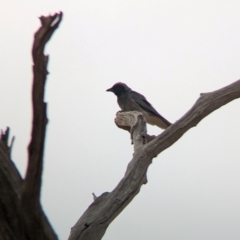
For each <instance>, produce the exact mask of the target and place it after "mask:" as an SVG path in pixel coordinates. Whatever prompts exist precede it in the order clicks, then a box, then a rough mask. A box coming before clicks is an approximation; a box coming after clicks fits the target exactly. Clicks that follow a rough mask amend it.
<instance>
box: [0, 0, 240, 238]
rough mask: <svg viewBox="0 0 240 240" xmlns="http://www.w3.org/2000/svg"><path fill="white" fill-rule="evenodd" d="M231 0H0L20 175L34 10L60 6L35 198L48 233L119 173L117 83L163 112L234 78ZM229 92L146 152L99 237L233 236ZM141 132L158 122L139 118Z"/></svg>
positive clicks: (236, 220) (233, 142)
mask: <svg viewBox="0 0 240 240" xmlns="http://www.w3.org/2000/svg"><path fill="white" fill-rule="evenodd" d="M239 9H240V1H237V0H228V1H226V0H225V1H221V0H218V1H214V0H208V1H206V0H203V1H196V0H188V1H187V0H183V1H177V0H169V1H162V0H161V1H160V0H158V1H157V0H156V1H153V0H148V1H141V0H138V1H137V0H136V1H131V0H122V1H119V0H118V1H116V0H102V1H101V0H82V1H73V0H71V1H70V0H68V1H67V0H65V1H63V0H41V1H30V0H28V1H27V0H22V1H16V0H15V1H12V0H8V1H6V0H0V54H1V57H0V68H1V70H0V83H1V85H0V128H2V129H5V128H6V126H10V128H11V134H12V135H14V136H16V141H15V143H14V149H13V153H12V158H13V160H14V162H15V163H16V165H17V167H18V169H19V170H20V172H21V174H22V175H24V173H25V169H26V159H27V145H28V143H29V140H30V129H31V117H32V115H31V114H32V111H31V100H30V99H31V95H30V94H31V84H32V60H31V47H32V42H33V34H34V32H35V31H36V30H37V29H38V27H39V26H40V22H39V19H38V17H39V16H41V15H47V14H49V13H55V12H56V11H59V10H61V11H63V13H64V18H63V22H62V23H61V25H60V27H59V29H58V30H57V31H56V32H55V34H54V35H53V37H52V39H51V41H50V42H49V43H48V45H47V48H46V51H45V52H46V53H47V54H49V55H50V62H49V66H48V69H49V72H50V74H49V76H48V80H47V85H46V96H45V99H46V101H47V102H48V118H49V124H48V126H47V135H46V144H45V145H46V147H45V157H44V172H43V187H42V204H43V207H44V210H45V212H46V214H47V216H48V217H49V220H50V222H51V224H52V225H53V227H54V229H55V231H56V232H57V234H58V236H59V239H61V240H62V239H66V238H67V237H68V235H69V232H70V228H71V227H72V226H73V225H74V224H75V223H76V221H77V220H78V218H79V217H80V216H81V215H82V213H83V212H84V211H85V210H86V208H87V207H88V206H89V205H90V204H91V203H92V195H91V193H92V192H94V193H95V194H96V195H100V194H102V193H103V192H106V191H111V190H112V189H113V188H114V187H115V186H116V185H117V183H118V182H119V181H120V179H121V178H122V177H123V176H124V173H125V170H126V167H127V164H128V162H129V161H130V160H131V157H132V152H133V147H132V145H131V144H130V136H129V134H128V133H127V132H126V131H123V130H120V129H118V128H117V127H116V126H115V124H114V118H115V113H116V112H117V111H118V110H119V107H118V105H117V102H116V97H115V96H114V95H113V94H112V93H107V92H105V90H106V89H107V88H109V87H111V86H112V85H113V84H114V83H115V82H118V81H121V82H125V83H127V84H128V85H129V87H131V88H132V89H134V90H136V91H138V92H140V93H142V94H144V95H145V96H146V97H147V99H148V100H149V101H150V102H151V103H152V104H153V106H154V107H155V108H156V109H157V110H158V111H159V112H160V114H162V115H163V116H164V117H165V118H166V119H168V120H169V121H171V122H175V121H176V120H177V119H179V118H180V117H181V116H182V115H183V114H184V113H185V112H186V111H187V110H188V109H189V108H190V107H191V106H192V105H193V104H194V102H195V101H196V100H197V98H198V97H199V94H200V93H202V92H209V91H213V90H216V89H218V88H220V87H223V86H225V85H228V84H230V83H232V82H233V81H235V80H237V79H239V78H240V14H239ZM239 122H240V100H235V101H234V102H231V103H230V104H228V105H226V106H224V107H222V108H221V109H219V110H217V111H216V112H214V113H213V114H211V115H209V116H208V117H207V118H206V119H204V120H203V121H202V122H201V123H200V124H199V125H198V126H197V127H196V128H193V129H191V130H190V131H189V132H187V133H186V134H185V135H184V136H183V137H182V138H181V139H180V140H179V141H178V142H177V143H175V144H174V145H173V146H171V147H170V148H169V149H167V150H166V151H164V152H163V153H162V154H160V155H159V156H158V157H157V158H155V159H154V161H153V164H152V165H151V166H150V168H149V171H148V180H149V182H148V184H147V185H144V186H143V187H142V189H141V191H140V193H139V194H138V195H137V196H136V198H135V199H133V201H132V202H131V203H130V205H129V206H127V208H126V209H125V210H124V211H123V212H122V213H121V214H120V215H119V216H118V217H117V218H116V219H115V220H114V221H113V223H112V224H111V225H110V227H109V228H108V230H107V232H106V234H105V236H104V238H103V239H105V240H113V239H114V240H122V239H126V240H132V239H138V240H146V239H151V240H159V239H164V240H203V239H204V240H213V239H218V240H226V239H230V240H239V239H240V186H239V183H240V174H239V172H240V161H239V158H240V157H239V156H240V149H239V142H240V140H239V136H240V125H239ZM148 131H149V133H150V134H159V133H161V132H162V130H160V129H159V128H157V127H148Z"/></svg>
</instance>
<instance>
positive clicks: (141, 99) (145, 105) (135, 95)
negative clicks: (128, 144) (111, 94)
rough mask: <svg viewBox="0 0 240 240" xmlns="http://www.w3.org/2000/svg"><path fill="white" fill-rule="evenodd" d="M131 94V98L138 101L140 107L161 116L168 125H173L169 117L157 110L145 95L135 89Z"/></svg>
mask: <svg viewBox="0 0 240 240" xmlns="http://www.w3.org/2000/svg"><path fill="white" fill-rule="evenodd" d="M129 94H130V98H131V99H132V100H133V101H134V102H136V104H138V105H139V107H141V108H142V109H143V110H144V111H145V112H147V113H149V114H152V115H154V116H156V117H158V118H160V119H161V120H162V121H163V122H164V123H165V124H166V125H167V126H170V125H171V123H170V122H169V121H168V120H167V119H165V118H164V117H163V116H161V115H160V114H159V113H158V112H157V111H156V109H155V108H154V107H153V106H152V105H151V104H150V103H149V102H148V101H147V99H146V98H145V97H144V96H143V95H141V94H140V93H137V92H134V91H131V92H130V93H129Z"/></svg>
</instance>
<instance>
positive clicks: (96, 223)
mask: <svg viewBox="0 0 240 240" xmlns="http://www.w3.org/2000/svg"><path fill="white" fill-rule="evenodd" d="M236 98H240V80H238V81H236V82H234V83H232V84H230V85H228V86H226V87H224V88H221V89H219V90H217V91H214V92H211V93H206V94H201V96H200V98H199V99H198V100H197V101H196V103H195V104H194V105H193V107H192V108H191V109H190V110H189V111H188V112H187V113H186V114H185V115H184V116H183V117H182V118H180V119H179V120H178V121H176V122H175V123H174V124H172V125H171V126H170V127H169V128H167V129H166V130H165V131H164V132H163V133H161V134H160V135H159V136H157V137H156V138H154V139H153V140H152V139H150V140H152V141H150V142H149V143H147V144H144V142H142V144H140V145H139V146H140V147H137V148H136V147H134V148H135V152H134V154H133V158H132V160H131V162H130V163H129V164H128V167H127V171H126V173H125V176H124V177H123V178H122V180H121V181H120V182H119V184H118V185H117V186H116V188H115V189H114V190H113V191H112V192H110V193H108V192H106V193H103V194H102V195H101V196H99V197H98V198H96V199H95V201H94V202H93V203H92V204H91V205H90V206H89V207H88V209H87V210H86V211H85V212H84V214H83V215H82V216H81V217H80V219H79V220H78V221H77V223H76V224H75V226H74V227H73V228H72V230H71V234H70V236H69V240H100V239H101V238H102V237H103V235H104V233H105V231H106V230H107V228H108V226H109V224H110V223H111V222H112V221H113V220H114V219H115V218H116V217H117V215H118V214H119V213H120V212H121V211H122V210H123V209H124V208H125V207H126V206H127V205H128V204H129V203H130V202H131V201H132V199H133V198H134V197H135V196H136V195H137V194H138V192H139V191H140V188H141V186H142V184H144V183H146V182H147V181H146V173H147V170H148V167H149V165H150V164H151V163H152V159H153V158H155V157H156V156H158V154H159V153H161V152H162V151H164V150H165V149H167V148H168V147H170V146H171V145H172V144H174V143H175V142H176V141H177V140H178V139H179V138H180V137H181V136H182V135H183V134H184V133H185V132H187V131H188V130H189V129H190V128H192V127H194V126H196V125H197V124H198V123H199V122H200V121H201V120H202V119H203V118H205V117H206V116H207V115H209V114H210V113H212V112H213V111H215V110H217V109H218V108H220V107H222V106H224V105H225V104H227V103H229V102H231V101H233V100H234V99H236ZM140 115H141V114H140ZM141 121H142V119H141V117H140V118H139V115H138V114H136V113H134V112H125V113H117V117H116V119H115V123H116V124H117V126H118V127H120V128H122V129H125V130H128V131H130V133H131V135H132V136H133V143H134V144H135V143H136V142H134V141H136V138H135V137H136V136H138V137H139V136H140V137H139V139H141V136H144V134H145V126H144V124H142V123H141ZM133 122H137V123H138V124H137V125H136V124H134V127H133V125H132V123H133ZM135 126H139V127H140V128H141V130H140V131H139V128H138V127H137V128H136V127H135ZM135 131H137V132H135Z"/></svg>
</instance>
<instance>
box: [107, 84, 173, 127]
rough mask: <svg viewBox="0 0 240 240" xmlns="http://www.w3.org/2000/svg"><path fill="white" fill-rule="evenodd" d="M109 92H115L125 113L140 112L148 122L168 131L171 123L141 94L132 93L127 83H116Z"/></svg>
mask: <svg viewBox="0 0 240 240" xmlns="http://www.w3.org/2000/svg"><path fill="white" fill-rule="evenodd" d="M107 91H108V92H113V93H114V94H115V95H116V96H117V102H118V105H119V107H120V108H121V109H122V110H123V111H134V110H136V111H139V112H142V113H143V116H144V117H145V119H146V122H147V123H149V124H151V125H156V126H158V127H160V128H163V129H166V128H167V127H169V126H170V125H171V123H170V122H169V121H168V120H166V119H165V118H164V117H162V116H161V115H160V114H159V113H158V112H157V111H156V109H155V108H154V107H153V106H152V105H151V104H150V103H149V102H148V101H147V99H146V98H145V97H144V96H143V95H142V94H140V93H138V92H135V91H132V89H131V88H129V87H128V86H127V85H126V84H125V83H120V82H119V83H116V84H114V85H113V86H112V87H111V88H109V89H107Z"/></svg>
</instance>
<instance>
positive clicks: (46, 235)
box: [0, 12, 62, 240]
mask: <svg viewBox="0 0 240 240" xmlns="http://www.w3.org/2000/svg"><path fill="white" fill-rule="evenodd" d="M40 20H41V24H42V26H41V27H40V28H39V30H38V31H37V32H36V34H35V39H34V43H33V49H32V57H33V63H34V65H33V87H32V103H33V121H32V135H31V141H30V144H29V147H28V154H29V155H28V168H27V172H26V177H25V179H22V178H21V176H20V174H19V172H18V170H17V168H16V167H15V165H14V164H13V162H12V161H11V156H10V153H11V148H12V144H13V140H14V138H13V139H12V142H11V143H10V146H9V145H8V138H9V128H7V130H6V131H5V132H0V239H4V240H15V239H18V240H26V239H34V240H43V239H44V240H56V239H57V235H56V234H55V232H54V230H53V228H52V227H51V225H50V223H49V222H48V219H47V217H46V216H45V214H44V212H43V210H42V207H41V204H40V191H41V177H42V166H43V153H44V141H45V132H46V124H47V116H46V103H45V102H44V87H45V82H46V76H47V73H48V72H47V62H48V56H45V55H44V48H45V45H46V43H47V41H48V40H49V39H50V38H51V36H52V34H53V33H54V31H55V30H56V29H57V27H58V26H59V24H60V22H61V20H62V13H61V12H60V13H59V14H55V15H53V16H47V17H40Z"/></svg>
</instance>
